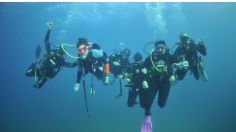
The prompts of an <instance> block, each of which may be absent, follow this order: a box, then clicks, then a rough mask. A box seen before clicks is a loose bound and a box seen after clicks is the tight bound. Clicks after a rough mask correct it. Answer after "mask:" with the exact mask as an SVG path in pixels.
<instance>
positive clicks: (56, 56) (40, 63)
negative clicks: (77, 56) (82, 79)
mask: <svg viewBox="0 0 236 132" xmlns="http://www.w3.org/2000/svg"><path fill="white" fill-rule="evenodd" d="M47 25H48V31H47V34H46V36H45V48H46V51H47V54H45V55H44V56H43V57H42V58H39V56H40V50H41V49H40V47H39V46H38V47H37V50H36V60H35V61H34V62H33V64H32V65H31V66H29V68H28V69H27V70H26V72H25V75H26V76H28V77H33V76H34V77H35V84H34V87H36V88H41V87H42V86H43V84H44V83H45V82H46V81H47V79H48V78H50V79H51V78H53V77H55V76H56V75H57V73H58V72H59V71H60V69H61V67H62V66H65V67H72V63H67V62H65V58H64V56H63V55H64V51H63V50H62V47H59V48H57V49H51V46H50V42H49V37H50V33H51V28H52V26H53V22H48V23H47Z"/></svg>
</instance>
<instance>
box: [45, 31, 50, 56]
mask: <svg viewBox="0 0 236 132" xmlns="http://www.w3.org/2000/svg"><path fill="white" fill-rule="evenodd" d="M50 33H51V29H48V31H47V34H46V36H45V48H46V51H47V53H48V54H49V52H50V51H51V47H50V43H49V37H50Z"/></svg>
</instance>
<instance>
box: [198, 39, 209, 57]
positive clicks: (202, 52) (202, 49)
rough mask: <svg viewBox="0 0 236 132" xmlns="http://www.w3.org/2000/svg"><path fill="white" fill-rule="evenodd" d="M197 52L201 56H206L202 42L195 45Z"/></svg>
mask: <svg viewBox="0 0 236 132" xmlns="http://www.w3.org/2000/svg"><path fill="white" fill-rule="evenodd" d="M197 50H198V51H199V52H200V53H201V54H202V55H203V56H206V54H207V53H206V47H205V44H204V42H203V41H202V40H201V41H200V42H199V43H198V44H197Z"/></svg>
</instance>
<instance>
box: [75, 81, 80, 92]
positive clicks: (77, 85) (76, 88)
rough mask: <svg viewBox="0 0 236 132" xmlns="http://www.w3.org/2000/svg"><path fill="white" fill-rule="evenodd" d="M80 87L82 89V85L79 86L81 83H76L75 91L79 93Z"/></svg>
mask: <svg viewBox="0 0 236 132" xmlns="http://www.w3.org/2000/svg"><path fill="white" fill-rule="evenodd" d="M79 87H80V84H79V83H76V84H75V85H74V90H75V91H78V90H79Z"/></svg>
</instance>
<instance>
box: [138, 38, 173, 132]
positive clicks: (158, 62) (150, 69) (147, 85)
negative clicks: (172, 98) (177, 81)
mask: <svg viewBox="0 0 236 132" xmlns="http://www.w3.org/2000/svg"><path fill="white" fill-rule="evenodd" d="M174 63H176V59H175V57H174V56H173V55H171V54H170V53H169V49H168V48H167V46H166V43H165V41H164V40H159V41H156V42H155V43H154V49H153V50H152V52H151V54H150V55H149V56H148V57H147V58H146V60H145V61H144V67H145V68H143V69H142V72H143V74H145V75H146V76H147V78H146V80H143V82H142V86H143V87H142V88H143V91H142V94H141V95H142V97H141V102H140V104H141V106H142V107H143V108H145V118H144V121H143V123H142V126H141V132H151V131H152V121H151V112H150V108H151V106H152V103H153V101H154V98H155V96H156V94H157V92H158V105H159V106H160V107H161V108H163V107H164V106H165V104H166V101H167V98H168V95H169V91H170V87H171V84H170V83H171V81H170V80H171V77H172V75H173V67H172V64H174Z"/></svg>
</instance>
